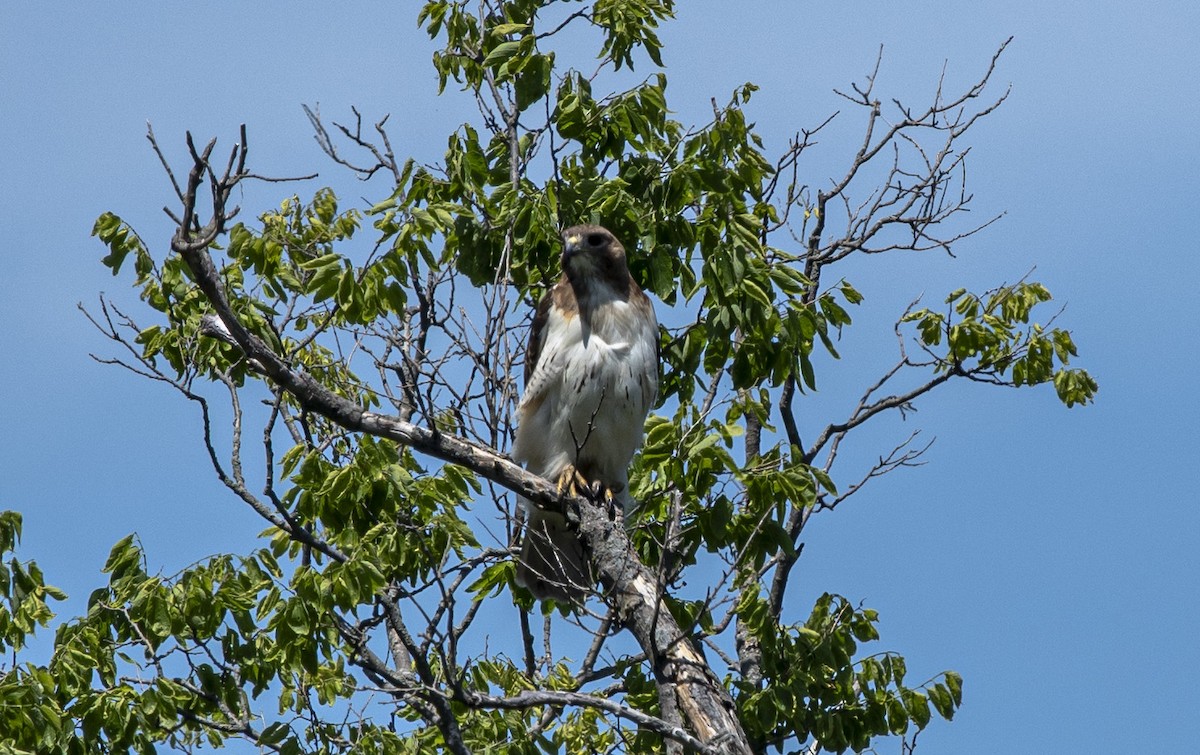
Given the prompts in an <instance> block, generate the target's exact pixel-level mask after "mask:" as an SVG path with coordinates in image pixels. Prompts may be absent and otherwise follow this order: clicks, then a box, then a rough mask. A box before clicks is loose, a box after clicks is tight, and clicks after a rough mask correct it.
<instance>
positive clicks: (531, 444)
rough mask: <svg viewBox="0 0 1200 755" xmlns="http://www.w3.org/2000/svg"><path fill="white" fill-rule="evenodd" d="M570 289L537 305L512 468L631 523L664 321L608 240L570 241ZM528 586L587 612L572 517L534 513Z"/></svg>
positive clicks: (587, 572) (587, 570)
mask: <svg viewBox="0 0 1200 755" xmlns="http://www.w3.org/2000/svg"><path fill="white" fill-rule="evenodd" d="M562 239H563V254H562V270H563V273H562V277H561V278H560V279H559V280H558V283H556V284H555V285H554V287H553V288H551V289H550V290H549V291H548V292H547V293H546V295H545V296H543V297H542V300H541V302H540V303H539V304H538V307H537V312H536V313H535V315H534V318H533V326H532V328H531V330H530V334H529V345H528V348H527V351H526V355H525V393H524V395H523V396H522V397H521V402H520V404H519V405H518V406H517V436H516V441H515V442H514V444H513V458H515V459H516V460H517V461H520V462H524V463H525V465H526V467H527V468H528V469H529V471H531V472H533V473H535V474H538V475H541V476H542V477H545V478H547V479H549V480H553V481H555V482H557V484H558V489H559V492H560V493H563V494H567V495H581V494H591V495H593V496H594V497H598V496H599V495H603V496H604V497H605V498H607V499H608V500H609V501H611V502H613V503H619V504H620V505H621V507H622V510H623V511H624V512H625V513H628V512H629V510H630V509H631V508H632V506H633V499H632V498H630V496H629V489H628V488H629V477H628V475H629V463H630V461H631V460H632V459H633V454H634V452H636V451H637V449H638V447H639V446H640V445H641V444H642V435H643V425H644V423H645V420H646V414H647V413H648V412H649V411H650V407H651V405H653V403H654V401H655V398H656V397H657V395H658V321H657V319H656V318H655V317H654V308H653V307H652V306H651V304H650V299H649V298H648V297H647V296H646V294H645V293H643V292H642V290H641V289H640V288H639V287H638V285H637V284H636V283H635V282H634V280H633V276H631V275H630V274H629V267H628V265H627V264H626V261H625V248H624V247H623V246H621V242H620V241H618V240H617V239H616V237H615V236H613V235H612V234H611V233H610V232H609V231H608V230H606V229H604V228H602V227H600V226H596V225H579V226H575V227H573V228H568V229H567V230H566V231H563V234H562ZM523 503H524V506H525V510H526V525H525V535H524V540H523V543H522V546H521V556H520V561H519V562H518V564H517V581H518V582H519V583H520V584H522V585H524V586H525V587H527V588H528V589H529V591H530V592H532V593H533V594H534V595H535V596H536V597H537V598H539V599H543V600H544V599H547V598H550V599H554V600H557V601H563V602H581V601H582V600H583V598H584V597H585V596H586V594H587V591H588V590H590V589H591V588H592V586H593V585H594V584H595V579H594V578H593V575H592V570H591V567H590V565H589V563H588V561H587V559H586V558H585V557H584V554H583V548H582V546H581V544H580V542H579V538H578V536H577V535H576V534H575V533H574V532H572V531H571V530H570V529H569V528H568V526H567V522H566V519H565V517H564V516H563V515H562V514H561V513H557V512H551V511H545V510H541V509H538V508H537V507H536V506H534V505H533V504H531V503H530V502H529V501H524V502H523Z"/></svg>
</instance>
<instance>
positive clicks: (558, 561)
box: [517, 507, 596, 603]
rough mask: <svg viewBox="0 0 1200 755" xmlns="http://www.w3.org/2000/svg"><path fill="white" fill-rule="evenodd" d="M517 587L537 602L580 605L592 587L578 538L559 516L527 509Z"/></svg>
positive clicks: (589, 570)
mask: <svg viewBox="0 0 1200 755" xmlns="http://www.w3.org/2000/svg"><path fill="white" fill-rule="evenodd" d="M527 512H528V514H527V517H526V521H525V535H524V538H523V541H522V543H521V556H520V558H519V559H518V561H517V584H519V585H521V586H522V587H525V588H526V589H528V590H529V592H531V593H533V596H534V597H535V598H537V599H538V600H547V599H550V600H556V601H558V602H561V603H582V602H583V601H584V599H585V598H586V597H587V594H588V591H590V590H591V589H592V586H593V585H595V584H596V580H595V578H594V577H593V576H592V570H591V565H590V564H589V563H588V561H587V559H586V558H584V555H583V544H582V543H580V542H579V537H578V536H577V535H576V534H575V533H573V532H571V531H570V530H569V529H567V522H566V520H565V519H564V518H563V516H562V515H561V514H554V513H551V512H548V511H537V510H536V509H533V508H532V507H529V508H528V509H527Z"/></svg>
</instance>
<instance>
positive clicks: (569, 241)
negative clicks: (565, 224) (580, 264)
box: [563, 233, 583, 261]
mask: <svg viewBox="0 0 1200 755" xmlns="http://www.w3.org/2000/svg"><path fill="white" fill-rule="evenodd" d="M582 241H583V237H582V236H580V235H579V234H577V233H575V234H571V235H570V236H563V260H564V261H565V260H568V259H570V258H571V257H573V256H575V255H576V254H577V253H579V251H580V250H581V249H582V248H583V244H582Z"/></svg>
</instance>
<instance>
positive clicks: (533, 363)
mask: <svg viewBox="0 0 1200 755" xmlns="http://www.w3.org/2000/svg"><path fill="white" fill-rule="evenodd" d="M553 293H554V289H553V288H551V290H550V291H547V292H546V293H545V295H543V296H542V299H541V301H539V302H538V306H537V311H536V312H534V315H533V323H531V324H530V326H529V343H528V344H527V345H526V347H525V391H524V393H523V394H522V395H521V403H520V405H519V406H518V407H517V411H518V412H520V413H521V414H525V413H526V412H528V411H533V410H536V409H537V407H538V405H539V404H541V403H542V401H544V400H545V399H546V394H547V392H548V391H549V390H550V389H551V388H553V387H555V386H557V385H558V377H559V375H561V374H562V371H563V367H564V366H565V363H564V361H563V360H562V359H560V358H558V357H557V355H556V352H557V351H558V350H557V348H556V344H555V343H550V344H549V345H548V346H547V341H548V340H550V335H551V333H552V332H554V331H557V330H558V329H557V328H554V327H551V318H552V317H553V318H555V319H557V318H561V317H562V316H563V315H562V313H561V312H557V311H554V303H553V298H554V297H553Z"/></svg>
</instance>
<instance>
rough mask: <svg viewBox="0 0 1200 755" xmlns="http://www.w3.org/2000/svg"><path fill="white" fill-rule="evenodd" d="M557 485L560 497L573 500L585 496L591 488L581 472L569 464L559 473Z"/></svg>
mask: <svg viewBox="0 0 1200 755" xmlns="http://www.w3.org/2000/svg"><path fill="white" fill-rule="evenodd" d="M557 484H558V494H559V495H566V496H571V497H572V498H576V497H578V496H580V495H584V494H585V491H587V490H588V487H589V483H588V481H587V478H585V477H584V476H583V475H582V474H580V473H579V470H578V469H576V468H575V465H573V464H568V465H567V466H566V467H564V468H563V471H562V472H559V474H558V483H557Z"/></svg>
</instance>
